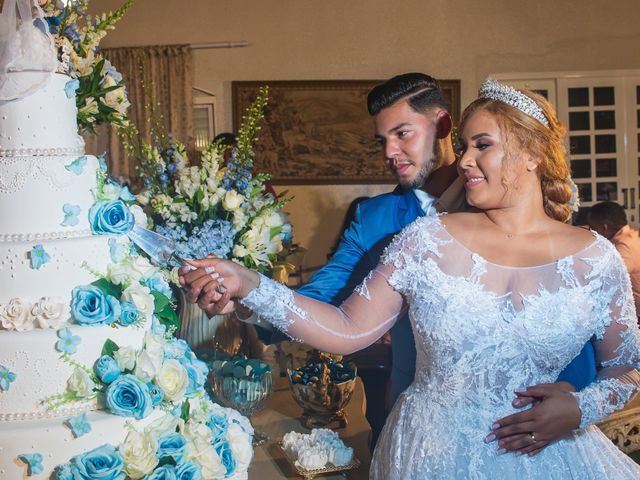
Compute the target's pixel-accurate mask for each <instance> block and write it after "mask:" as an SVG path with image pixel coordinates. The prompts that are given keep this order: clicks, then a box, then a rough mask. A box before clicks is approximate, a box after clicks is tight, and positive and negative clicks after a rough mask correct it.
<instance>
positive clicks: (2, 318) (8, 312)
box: [0, 298, 33, 332]
mask: <svg viewBox="0 0 640 480" xmlns="http://www.w3.org/2000/svg"><path fill="white" fill-rule="evenodd" d="M30 310H31V304H29V303H27V302H25V301H24V300H22V299H20V298H12V299H11V300H9V303H8V304H6V305H0V323H2V327H3V328H5V329H6V330H17V331H18V332H25V331H28V330H32V329H33V319H32V317H31V314H30Z"/></svg>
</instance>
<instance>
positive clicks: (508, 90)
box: [478, 78, 549, 127]
mask: <svg viewBox="0 0 640 480" xmlns="http://www.w3.org/2000/svg"><path fill="white" fill-rule="evenodd" d="M478 97H479V98H489V99H491V100H499V101H501V102H504V103H506V104H507V105H511V106H512V107H514V108H517V109H518V110H520V111H521V112H523V113H526V114H527V115H529V116H530V117H533V118H535V119H536V120H538V121H539V122H541V123H543V124H544V125H546V126H547V127H548V126H549V120H548V119H547V117H545V115H544V112H543V111H542V109H541V108H540V106H539V105H538V104H537V103H536V102H535V101H534V100H533V99H532V98H530V97H527V96H526V95H525V94H524V93H522V92H519V91H518V90H516V89H515V88H513V87H510V86H508V85H503V84H502V83H500V82H498V81H497V80H495V79H493V78H487V79H486V80H485V81H484V83H483V84H482V85H481V86H480V91H479V92H478Z"/></svg>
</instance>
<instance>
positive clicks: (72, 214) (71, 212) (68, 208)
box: [60, 203, 80, 227]
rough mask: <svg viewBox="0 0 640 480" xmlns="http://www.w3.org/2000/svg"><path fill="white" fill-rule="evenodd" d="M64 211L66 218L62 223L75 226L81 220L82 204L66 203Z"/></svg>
mask: <svg viewBox="0 0 640 480" xmlns="http://www.w3.org/2000/svg"><path fill="white" fill-rule="evenodd" d="M62 212H63V213H64V220H63V221H62V223H61V224H60V225H62V226H63V227H75V226H76V225H78V222H79V221H80V220H79V219H78V215H80V206H79V205H72V204H70V203H65V204H64V205H63V206H62Z"/></svg>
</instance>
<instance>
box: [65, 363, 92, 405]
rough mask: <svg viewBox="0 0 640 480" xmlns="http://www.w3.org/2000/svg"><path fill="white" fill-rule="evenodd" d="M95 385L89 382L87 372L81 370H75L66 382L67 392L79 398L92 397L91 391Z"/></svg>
mask: <svg viewBox="0 0 640 480" xmlns="http://www.w3.org/2000/svg"><path fill="white" fill-rule="evenodd" d="M95 386H96V384H95V383H94V382H93V380H91V377H90V376H89V374H88V373H87V372H85V371H84V370H82V369H81V368H76V369H75V370H74V371H73V373H72V374H71V376H70V377H69V379H68V380H67V390H69V391H70V392H74V393H75V394H76V395H78V396H79V397H81V398H90V397H92V396H93V389H94V388H95Z"/></svg>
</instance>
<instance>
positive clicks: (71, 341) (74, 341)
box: [56, 327, 80, 355]
mask: <svg viewBox="0 0 640 480" xmlns="http://www.w3.org/2000/svg"><path fill="white" fill-rule="evenodd" d="M58 338H59V339H60V340H58V341H57V342H56V350H58V351H59V352H62V353H66V354H67V355H72V354H74V353H76V352H77V351H78V345H79V344H80V337H79V336H77V335H74V334H73V333H71V330H70V329H69V328H68V327H65V328H62V329H60V330H58Z"/></svg>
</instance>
